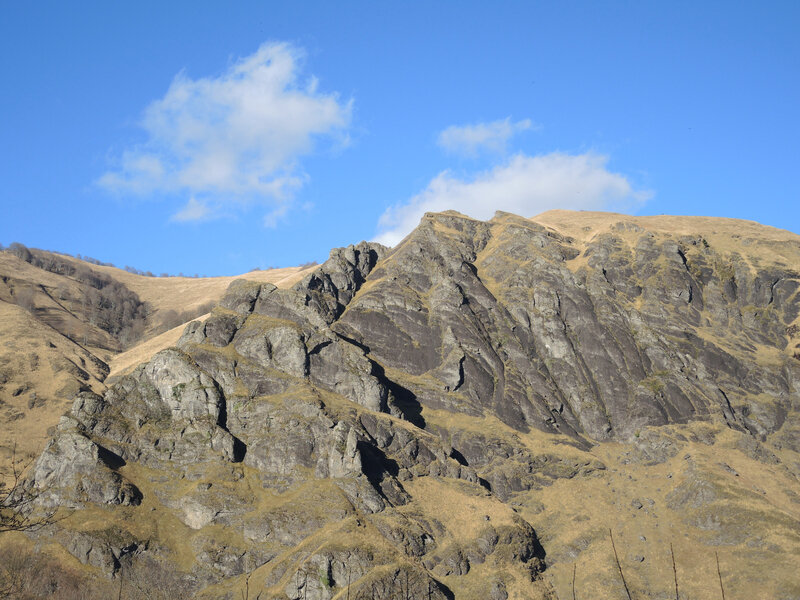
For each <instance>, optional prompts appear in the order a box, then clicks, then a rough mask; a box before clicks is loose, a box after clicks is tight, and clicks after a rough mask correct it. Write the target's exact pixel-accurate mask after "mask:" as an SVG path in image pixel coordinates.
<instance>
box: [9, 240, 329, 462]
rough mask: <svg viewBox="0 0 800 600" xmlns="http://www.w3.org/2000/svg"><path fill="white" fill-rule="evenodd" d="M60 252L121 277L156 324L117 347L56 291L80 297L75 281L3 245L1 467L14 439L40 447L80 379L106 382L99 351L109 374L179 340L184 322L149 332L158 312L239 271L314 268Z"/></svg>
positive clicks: (222, 285) (225, 282)
mask: <svg viewBox="0 0 800 600" xmlns="http://www.w3.org/2000/svg"><path fill="white" fill-rule="evenodd" d="M62 258H63V259H64V260H65V261H67V262H72V263H74V264H76V265H81V266H84V267H87V266H88V267H90V268H91V269H93V270H95V271H98V272H101V273H104V274H106V275H109V276H111V277H112V278H114V279H116V280H118V281H120V282H122V283H124V284H125V285H126V286H127V287H128V288H129V289H131V290H132V291H134V292H136V293H137V294H138V295H139V298H140V299H141V300H142V301H145V302H148V303H150V305H151V307H152V308H153V314H152V315H151V318H150V319H149V320H150V323H151V324H150V326H149V327H148V330H147V332H146V335H145V339H144V340H143V341H142V342H140V343H139V344H137V345H136V346H134V347H133V348H130V349H128V350H126V351H125V352H121V353H120V352H118V351H117V350H115V348H117V343H116V341H115V340H114V339H113V338H111V336H110V335H109V334H108V333H106V332H105V331H102V330H101V329H99V328H97V327H94V326H92V325H90V324H88V323H87V322H86V321H85V320H84V319H83V318H82V317H81V316H80V312H79V310H78V309H79V307H77V308H76V307H75V306H72V305H71V303H70V302H66V301H63V300H61V299H60V298H59V296H60V292H66V293H67V294H68V295H69V296H71V297H72V298H78V297H80V296H81V294H82V292H81V287H80V284H79V283H78V282H76V281H75V280H73V279H71V278H69V277H64V276H62V275H57V274H54V273H50V272H48V271H45V270H43V269H39V268H37V267H34V266H32V265H30V264H28V263H26V262H24V261H22V260H20V259H18V258H17V257H16V256H14V255H12V254H11V253H9V252H0V275H3V276H4V277H5V278H6V280H4V282H3V284H2V285H0V418H2V419H3V420H4V422H5V423H6V425H5V426H4V427H3V428H2V429H0V473H2V472H3V471H4V469H5V468H6V467H7V466H8V460H9V458H10V455H11V452H12V448H13V447H14V446H15V445H16V448H17V452H18V456H19V457H22V458H30V457H33V456H35V455H38V453H39V452H40V451H41V449H42V447H43V445H44V442H45V439H46V432H47V430H48V428H50V427H52V426H54V425H55V424H56V423H57V422H58V420H59V418H60V416H61V415H62V414H63V413H64V412H65V411H66V410H67V409H68V408H69V406H70V403H71V399H72V397H73V396H74V394H75V393H76V392H77V391H78V390H79V389H80V386H84V387H88V388H89V389H92V390H94V391H95V392H98V393H102V392H103V391H104V390H105V386H106V383H107V382H104V378H105V374H104V373H103V371H102V369H101V368H100V367H99V366H98V365H97V364H96V362H95V360H96V359H99V360H101V361H103V362H105V363H107V364H108V365H109V367H110V369H111V372H110V375H111V376H118V375H120V374H123V373H126V372H129V371H131V370H132V369H133V368H134V367H135V366H136V365H137V364H139V363H141V362H145V361H147V360H149V358H150V357H151V356H153V355H154V354H155V353H156V352H159V351H160V350H163V349H164V348H168V347H169V346H172V345H174V344H175V343H176V342H177V341H178V339H179V338H180V335H181V333H182V332H183V329H184V327H185V325H186V324H185V323H183V324H181V325H179V326H178V327H175V328H173V329H171V330H169V331H167V332H165V333H162V334H160V335H156V336H155V337H150V336H152V335H153V333H154V332H155V331H157V327H158V324H159V318H158V317H159V313H161V314H163V313H164V312H165V311H170V310H174V311H176V312H178V313H182V312H186V311H189V312H190V311H192V310H194V309H196V308H197V307H199V306H203V305H207V304H209V303H216V302H218V301H219V299H220V298H221V297H222V295H223V294H224V293H225V290H226V289H227V288H228V286H229V285H230V283H231V282H232V281H233V280H234V279H239V278H244V279H249V280H252V281H259V282H269V283H273V284H274V285H277V286H279V287H289V286H291V285H293V284H294V283H295V282H297V281H299V280H300V279H302V278H303V277H305V276H306V275H307V274H308V273H309V272H311V271H312V270H313V269H314V267H305V268H302V267H288V268H284V269H272V270H268V271H252V272H249V273H245V274H243V275H241V276H231V277H209V278H197V279H195V278H189V277H165V278H159V277H144V276H140V275H133V274H131V273H128V272H127V271H124V270H122V269H117V268H114V267H102V266H97V265H89V264H87V263H84V262H83V261H79V260H78V259H75V258H71V257H66V256H64V257H62ZM22 290H28V294H29V296H30V299H31V300H30V301H31V302H32V304H33V311H29V310H25V309H23V308H21V307H20V306H17V305H16V304H15V303H16V302H18V301H19V297H18V296H17V294H20V293H21V291H22ZM206 316H207V315H204V316H203V317H201V318H205V317H206ZM84 340H85V342H86V343H85V344H84ZM81 370H83V371H85V372H86V376H84V375H83V374H82V373H81V372H80V371H81ZM3 379H5V381H3ZM32 395H33V396H32ZM32 398H34V399H33V400H32ZM29 404H30V406H29Z"/></svg>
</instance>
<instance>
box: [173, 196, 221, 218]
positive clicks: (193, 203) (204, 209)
mask: <svg viewBox="0 0 800 600" xmlns="http://www.w3.org/2000/svg"><path fill="white" fill-rule="evenodd" d="M211 214H212V213H211V209H209V207H208V206H207V205H206V204H203V203H202V202H198V201H197V199H195V198H189V201H188V202H187V203H186V205H185V206H184V207H183V208H182V209H181V210H179V211H178V212H177V213H175V214H174V215H172V220H173V221H178V222H180V223H182V222H186V221H204V220H206V219H208V218H209V217H210V216H211Z"/></svg>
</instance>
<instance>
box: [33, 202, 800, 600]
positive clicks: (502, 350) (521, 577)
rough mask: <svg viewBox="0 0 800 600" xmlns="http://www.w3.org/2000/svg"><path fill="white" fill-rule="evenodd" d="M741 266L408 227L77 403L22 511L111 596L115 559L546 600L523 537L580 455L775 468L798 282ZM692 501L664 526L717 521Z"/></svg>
mask: <svg viewBox="0 0 800 600" xmlns="http://www.w3.org/2000/svg"><path fill="white" fill-rule="evenodd" d="M744 249H745V248H744V247H739V246H736V247H735V248H734V249H731V248H729V247H724V248H723V247H720V248H719V249H718V248H717V247H715V245H714V244H713V242H711V243H710V242H709V241H707V240H706V239H705V238H704V237H702V235H701V233H697V234H695V235H677V234H672V233H664V232H663V231H658V230H655V231H651V230H648V229H646V228H644V227H641V226H639V225H637V224H636V223H635V222H634V221H633V220H630V219H625V218H622V217H620V221H619V223H616V224H613V225H612V226H610V227H608V228H606V229H604V230H602V231H599V232H594V234H593V235H592V236H591V237H590V238H587V239H578V238H575V237H572V236H570V235H568V234H566V233H563V232H559V230H558V228H556V227H552V226H545V225H542V224H538V223H536V222H534V221H532V220H528V219H523V218H520V217H517V216H514V215H510V214H505V213H498V215H497V216H496V217H495V218H494V219H493V220H491V221H489V222H480V221H475V220H473V219H469V218H467V217H464V216H462V215H459V214H457V213H452V212H448V213H442V214H429V215H426V216H425V218H424V219H423V221H422V223H421V224H420V226H419V227H418V228H417V229H416V230H415V231H414V232H413V233H412V234H411V235H410V236H409V237H407V238H406V239H405V240H404V241H403V242H402V243H401V244H400V245H398V246H397V247H396V248H394V249H389V248H385V247H382V246H379V245H376V244H368V243H361V244H359V245H357V246H351V247H348V248H345V249H338V250H334V251H333V252H332V253H331V257H330V259H329V260H328V261H327V262H326V263H325V264H323V265H321V266H320V267H319V268H318V269H317V270H316V271H315V272H314V273H312V274H311V275H309V276H307V277H306V278H305V279H304V280H303V281H301V282H300V283H298V284H297V285H295V286H294V287H293V288H291V289H285V290H282V289H277V288H276V287H275V286H273V285H271V284H257V283H253V282H247V281H236V282H234V283H233V284H232V285H231V286H230V288H229V290H228V292H227V294H226V295H225V297H224V298H223V299H222V301H221V302H220V305H219V306H218V307H217V308H215V309H214V311H213V313H212V315H211V317H210V318H209V319H208V320H207V321H205V323H200V322H196V323H192V324H190V325H189V326H188V327H187V328H186V330H185V332H184V334H183V337H182V338H181V340H180V342H179V344H178V348H174V349H169V350H165V351H162V352H160V353H158V354H156V355H155V356H154V357H152V359H151V360H150V361H149V362H147V363H145V364H143V365H141V366H140V367H138V368H137V369H136V370H135V371H134V372H133V373H132V374H130V375H127V376H125V377H123V378H122V379H121V380H120V381H119V382H118V383H116V385H114V386H112V387H111V388H109V390H108V391H107V392H106V393H105V395H104V396H98V395H96V394H93V393H91V392H83V393H81V394H79V395H78V396H77V397H76V399H75V401H74V404H73V407H72V410H71V411H70V412H69V413H68V415H66V416H65V417H63V418H62V421H61V423H60V425H59V426H58V429H57V431H56V432H55V434H54V437H53V439H52V440H51V442H50V443H49V445H48V447H47V449H46V450H45V452H44V453H43V454H42V456H41V457H40V458H39V460H38V461H37V463H36V465H35V468H34V469H33V471H32V475H31V478H30V485H31V486H32V487H33V488H34V489H36V490H39V491H40V497H39V498H40V500H39V501H40V503H42V504H43V505H44V506H51V507H52V506H69V507H71V508H73V509H75V512H74V513H72V514H71V516H70V517H69V518H67V519H65V520H63V521H59V522H57V523H56V525H54V526H53V529H54V530H57V531H58V535H59V536H61V537H60V538H59V539H69V538H70V535H72V536H73V537H74V539H76V540H80V543H74V544H68V545H67V549H68V550H69V551H70V552H72V553H73V554H74V555H75V556H77V557H78V558H80V560H82V561H83V562H88V563H90V564H94V563H95V562H97V563H98V564H100V563H102V565H101V566H102V568H103V569H104V570H105V571H106V572H108V573H114V572H115V571H116V570H118V569H120V568H122V564H123V563H122V562H121V561H120V558H119V554H120V552H121V551H120V550H119V548H122V547H126V548H127V547H133V546H130V544H129V543H128V544H127V545H126V544H125V542H127V541H128V538H130V539H135V540H137V541H136V544H135V551H133V550H132V551H130V552H128V554H130V557H128V558H127V559H126V560H130V561H135V560H137V558H136V557H137V555H142V556H145V555H146V557H147V560H157V561H161V562H162V563H164V564H179V563H180V564H182V565H184V569H185V568H186V565H187V562H186V557H187V556H191V557H192V558H191V560H190V566H189V570H188V571H185V574H186V576H187V577H188V581H189V584H190V585H191V587H192V589H193V590H194V592H197V593H201V594H202V593H203V590H205V593H206V594H209V595H210V596H209V597H222V596H224V594H230V595H234V592H232V591H230V589H228V590H227V591H225V589H226V588H225V585H226V582H227V581H230V580H231V578H236V577H237V576H242V577H245V576H247V577H249V578H250V579H248V581H249V582H250V583H249V585H252V584H253V583H254V582H256V580H257V581H258V586H259V588H260V589H264V590H266V593H267V594H268V597H272V598H288V599H292V600H298V599H300V598H303V599H306V598H308V599H315V600H330V599H332V598H334V597H337V598H339V597H342V598H343V597H344V596H342V595H341V594H342V592H343V590H345V589H347V590H348V592H347V593H348V594H349V597H350V598H372V599H375V598H381V599H382V598H386V599H388V598H391V597H397V594H405V595H404V596H401V597H406V598H412V597H413V598H453V597H454V595H455V597H465V598H466V597H476V598H478V597H483V598H488V597H491V598H507V597H510V596H509V591H512V593H521V592H520V591H519V590H527V592H526V593H530V594H533V595H534V596H535V595H536V594H538V595H539V596H541V597H547V594H548V593H550V592H549V591H548V589H549V588H548V585H549V584H546V582H545V581H544V580H543V579H542V577H541V574H542V572H543V571H544V569H545V565H546V556H545V550H546V545H545V547H544V548H543V547H542V543H541V542H540V540H539V538H538V536H537V533H536V532H535V530H534V528H533V527H532V526H531V523H530V522H529V521H528V520H526V517H525V516H523V515H528V514H534V515H535V514H536V513H537V512H540V511H541V510H542V508H541V507H540V508H534V503H533V502H532V501H531V497H530V494H531V493H535V492H536V491H537V490H542V489H544V488H547V487H550V486H553V485H554V484H556V483H557V482H561V481H570V480H574V479H591V478H593V477H598V476H599V475H598V474H601V473H603V472H604V471H605V470H606V469H607V465H606V464H604V461H603V460H600V458H598V457H597V456H593V455H592V454H590V453H589V452H588V451H589V450H590V449H591V448H592V447H593V446H595V445H596V444H600V443H604V442H615V443H627V444H630V451H629V453H628V454H627V455H626V456H627V458H626V459H625V460H626V461H627V464H643V465H661V464H664V463H665V462H667V461H669V460H673V459H674V457H675V455H676V453H677V450H675V449H674V442H673V441H672V438H670V440H669V441H664V440H663V438H662V437H660V436H659V434H658V433H657V432H658V431H660V429H659V428H662V427H678V426H683V425H687V426H688V425H689V424H691V423H693V422H698V423H705V424H709V425H710V426H717V427H722V428H727V429H729V430H731V431H733V432H736V434H737V435H741V436H742V439H752V440H753V443H755V444H759V443H761V442H765V441H767V440H769V441H770V443H772V442H773V441H777V442H778V443H780V444H781V448H786V447H789V448H790V449H792V451H794V452H797V450H798V448H797V447H796V446H797V444H796V440H797V432H798V431H800V423H799V422H798V414H800V412H798V411H799V409H800V361H798V359H797V357H796V356H794V355H793V354H792V352H791V351H789V352H787V351H786V349H787V348H790V347H791V346H792V344H794V343H796V342H797V341H798V340H800V327H798V325H797V322H798V315H799V314H800V295H799V294H798V289H800V273H799V272H798V271H800V262H797V261H796V262H791V261H774V260H768V259H767V258H764V254H763V253H762V254H759V253H751V254H749V255H748V254H745V253H744V252H743V251H744ZM792 251H793V252H794V254H792V255H791V257H793V258H792V260H794V259H796V258H798V257H800V243H798V242H797V241H795V247H794V248H793V250H792ZM476 424H477V425H476ZM536 436H545V437H547V436H550V437H549V438H547V439H551V440H556V441H557V444H556V442H553V443H551V444H550V445H549V446H546V445H544V444H542V445H541V446H540V447H538V448H537V447H536V445H535V444H534V443H533V442H530V441H526V440H534V439H539V438H537V437H536ZM542 439H544V438H542ZM792 444H794V446H792ZM559 449H562V450H563V451H562V450H559ZM776 460H777V459H776ZM798 464H800V463H798ZM797 474H800V468H798V469H797ZM692 477H693V478H692V479H691V480H689V481H688V482H686V483H682V484H681V486H680V487H679V488H676V489H675V491H674V492H673V494H672V495H671V496H670V497H669V507H670V508H674V507H678V509H680V507H683V506H684V505H686V506H689V507H693V508H700V507H701V505H704V504H703V503H706V502H707V501H711V500H713V499H714V498H713V497H712V496H713V494H712V496H709V494H710V493H711V492H709V490H710V489H711V486H710V484H706V483H704V480H703V479H702V477H700V476H699V475H697V474H694V475H692ZM526 494H528V496H526ZM715 497H716V496H715ZM523 499H526V500H525V501H524V502H523ZM698 503H701V504H698ZM515 506H524V507H525V511H523V514H520V511H519V509H517V508H515ZM643 506H644V505H643V504H642V503H641V502H639V508H640V509H641V508H642V507H643ZM111 507H116V508H113V509H112V508H111ZM97 511H104V512H103V514H108V515H110V518H115V517H114V515H119V520H118V527H119V531H118V534H119V535H118V537H120V539H121V540H122V541H117V542H116V546H115V545H114V542H113V540H108V539H102V540H100V538H99V537H98V536H99V533H97V532H98V530H97V529H96V527H95V526H94V525H93V524H92V523H93V520H96V516H93V515H96V514H99V513H97ZM490 513H491V514H490ZM137 520H138V521H137ZM148 520H149V522H146V523H143V522H145V521H148ZM140 521H141V522H140ZM134 522H136V524H132V523H134ZM466 523H471V525H469V526H466ZM176 527H177V528H185V531H186V533H185V534H180V535H179V534H175V533H174V530H175V528H176ZM103 531H106V530H105V529H104V530H103ZM93 536H95V537H94V538H93ZM723 537H724V536H723ZM95 538H97V539H96V540H95V542H93V541H92V540H93V539H95ZM123 538H124V539H123ZM101 542H102V543H101ZM103 544H106V545H105V546H103ZM105 547H108V548H111V547H114V548H118V550H117V552H116V554H113V553H112V554H108V553H106V554H103V555H102V556H103V557H105V558H96V557H98V556H101V554H98V552H99V550H96V549H97V548H105ZM93 553H94V554H93ZM93 557H94V558H93ZM178 557H181V558H180V560H179V559H178ZM475 569H478V572H480V573H490V572H491V573H502V574H503V577H500V578H498V577H497V576H495V577H483V576H480V577H478V576H472V579H471V578H470V577H471V576H470V573H472V572H474V571H475ZM481 569H482V570H481ZM476 580H480V581H481V583H480V584H478V583H475V581H476ZM461 581H465V582H469V583H468V584H466V583H464V584H462V583H459V582H461ZM462 585H463V586H464V587H463V590H472V592H469V594H468V593H467V592H462V591H461V590H462V587H461V586H462ZM476 586H477V587H476ZM475 590H479V591H475ZM514 590H517V591H514ZM459 594H460V595H459ZM470 594H471V595H470ZM534 596H531V597H534Z"/></svg>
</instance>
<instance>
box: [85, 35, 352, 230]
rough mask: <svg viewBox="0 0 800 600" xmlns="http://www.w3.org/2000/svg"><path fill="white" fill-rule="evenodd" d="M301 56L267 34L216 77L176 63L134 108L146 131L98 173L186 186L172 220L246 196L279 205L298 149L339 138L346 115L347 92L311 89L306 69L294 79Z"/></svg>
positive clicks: (117, 180)
mask: <svg viewBox="0 0 800 600" xmlns="http://www.w3.org/2000/svg"><path fill="white" fill-rule="evenodd" d="M302 56H303V53H302V51H301V50H299V49H298V48H295V47H293V46H291V45H289V44H284V43H269V44H264V45H262V46H261V47H260V48H259V49H258V50H257V51H256V52H255V53H254V54H252V55H250V56H247V57H245V58H242V59H240V60H238V61H237V62H235V63H233V64H232V65H231V66H230V67H229V68H228V69H227V70H226V71H225V72H224V73H223V74H222V75H220V76H219V77H206V78H200V79H192V78H190V77H189V76H188V75H186V74H185V73H179V74H178V75H176V76H175V78H174V79H173V81H172V84H171V85H170V87H169V89H168V90H167V92H166V94H165V95H164V97H163V98H160V99H158V100H155V101H154V102H152V103H151V104H150V105H149V106H148V107H147V108H146V109H145V111H144V115H143V118H142V120H141V123H140V125H141V127H142V128H143V130H144V132H145V133H146V135H147V139H146V141H145V142H144V143H142V144H141V145H138V146H135V147H131V148H128V149H126V150H125V151H124V152H123V153H122V155H121V156H120V157H119V160H118V165H116V168H114V169H112V170H109V171H108V172H107V173H105V174H104V175H103V176H102V177H100V179H99V180H98V183H99V184H100V185H101V186H103V187H104V188H106V189H108V190H111V191H114V192H118V193H121V194H134V195H150V194H155V193H171V194H178V195H184V194H185V195H186V196H190V197H191V199H190V200H189V201H188V204H187V205H186V207H184V209H183V210H181V211H180V212H179V213H177V214H176V215H175V220H183V221H186V220H192V215H197V218H201V219H203V218H209V216H210V215H212V214H218V213H219V212H220V211H213V210H212V208H213V207H217V208H220V207H225V208H226V209H228V210H229V209H230V208H232V206H233V207H234V208H235V207H236V206H242V205H246V204H251V203H260V204H264V205H266V206H267V207H269V208H270V214H275V212H276V210H275V207H277V212H278V213H281V214H282V213H283V212H285V211H286V210H287V209H288V206H289V204H290V202H291V198H292V196H293V194H294V193H295V192H296V190H297V189H298V188H300V187H301V186H302V185H303V183H304V182H305V181H306V180H307V178H308V177H307V175H306V174H305V173H304V172H303V170H302V168H301V165H300V163H299V159H300V158H301V157H302V156H304V155H307V154H309V153H311V152H312V151H313V150H314V148H315V141H316V140H318V139H319V138H324V137H325V138H328V139H334V140H336V139H338V140H341V141H344V140H345V139H346V135H345V131H346V129H347V127H348V125H349V123H350V116H351V108H352V101H350V102H343V101H341V100H340V99H339V97H338V96H337V95H336V94H324V93H321V92H319V91H318V89H317V87H318V85H317V80H316V79H315V78H313V77H311V78H309V79H308V80H306V81H301V80H300V62H301V61H302ZM200 207H205V210H201V208H200Z"/></svg>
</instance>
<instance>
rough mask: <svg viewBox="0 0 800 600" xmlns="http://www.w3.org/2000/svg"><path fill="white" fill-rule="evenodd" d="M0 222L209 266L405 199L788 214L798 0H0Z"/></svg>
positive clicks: (280, 257) (376, 223) (798, 92)
mask: <svg viewBox="0 0 800 600" xmlns="http://www.w3.org/2000/svg"><path fill="white" fill-rule="evenodd" d="M2 11H3V12H4V13H5V17H6V18H4V19H2V24H0V34H2V41H0V44H2V46H0V48H1V49H2V51H3V56H4V57H5V58H4V60H3V61H2V63H1V64H0V75H2V77H3V80H4V81H5V82H7V88H6V89H7V90H10V91H11V93H8V92H7V93H6V94H3V95H2V96H1V97H0V103H2V104H0V109H2V110H1V111H0V112H1V113H2V117H0V123H1V124H2V125H1V126H0V131H2V138H3V139H4V143H3V145H2V147H3V149H2V151H1V152H2V154H1V155H0V165H2V166H0V176H1V177H2V178H3V181H4V182H5V183H6V190H5V194H4V200H3V209H4V210H3V213H4V215H5V216H4V218H3V219H2V221H1V222H0V242H2V243H3V244H6V245H7V244H9V243H11V242H14V241H17V242H21V243H24V244H26V245H28V246H33V247H40V248H44V249H51V250H57V251H62V252H68V253H71V254H83V255H88V256H93V257H95V258H97V259H100V260H102V261H108V262H112V263H114V264H116V265H117V266H123V265H131V266H133V267H136V268H138V269H141V270H143V271H148V270H149V271H153V272H170V273H177V272H186V273H195V272H197V273H204V274H208V275H223V274H225V275H231V274H236V273H241V272H244V271H247V270H250V269H252V268H256V267H259V268H266V267H268V266H291V265H297V264H301V263H304V262H307V261H311V260H316V261H319V262H322V261H324V260H325V258H326V257H327V254H328V251H329V250H330V249H331V248H333V247H338V246H344V245H347V244H351V243H357V242H359V241H361V240H365V239H366V240H378V241H382V242H384V243H388V244H394V243H396V242H397V241H399V239H401V238H402V236H403V235H405V234H406V233H408V231H410V229H412V228H413V226H415V225H416V223H417V222H418V220H419V217H420V216H421V214H422V213H423V212H425V211H426V210H446V209H454V210H458V211H460V212H463V213H465V214H468V215H470V216H473V217H476V218H489V217H491V215H492V214H493V213H494V211H495V210H506V211H509V212H515V213H518V214H522V215H524V216H534V215H535V214H538V213H540V212H543V211H544V210H548V209H551V208H571V209H587V210H615V211H618V212H626V213H629V214H641V215H646V214H690V215H703V216H724V217H732V218H742V219H748V220H754V221H758V222H761V223H764V224H766V225H771V226H774V227H779V228H783V229H788V230H790V231H794V232H795V233H800V208H798V206H797V205H798V204H800V203H798V202H797V198H798V192H799V191H800V185H798V182H797V178H796V177H794V176H793V167H795V165H796V162H797V150H796V149H795V144H796V142H795V140H796V139H798V135H800V121H799V120H798V118H797V114H796V106H798V105H800V84H799V83H798V81H797V77H796V72H797V67H798V66H800V60H798V59H800V42H798V41H796V39H795V36H794V34H793V32H794V31H795V30H796V27H797V25H800V18H798V17H799V16H800V9H798V8H797V7H795V5H793V4H791V3H788V2H787V3H780V2H778V3H773V4H771V5H769V6H768V7H766V8H763V7H759V6H758V5H756V4H755V3H741V4H738V5H736V6H729V5H727V4H724V3H704V5H703V6H701V7H698V6H694V5H692V4H689V3H671V4H670V5H669V6H655V5H649V6H638V5H637V6H630V5H627V4H626V3H616V2H609V3H603V4H602V6H601V5H598V4H596V3H581V2H575V3H569V4H565V5H559V7H554V6H550V5H532V4H527V3H505V4H503V5H501V6H500V7H491V8H488V7H484V6H481V5H480V4H478V3H465V4H462V3H459V4H456V3H441V4H437V5H436V6H435V7H431V6H427V5H423V4H413V5H411V4H403V5H400V4H385V5H381V6H372V5H370V4H366V3H352V4H348V5H346V6H337V7H334V6H329V5H326V4H324V3H306V4H304V5H303V6H302V7H285V6H279V5H269V4H263V3H255V2H253V3H240V4H237V5H236V6H234V7H225V9H224V10H223V7H213V6H211V5H204V6H203V7H201V8H193V7H192V5H191V4H189V3H175V4H171V5H170V6H169V7H167V8H163V7H159V5H157V4H155V3H143V4H140V5H137V6H136V8H135V9H134V8H130V9H126V8H125V7H114V6H105V5H103V4H101V3H93V2H87V3H82V5H81V9H79V10H72V11H71V10H70V8H69V7H64V6H59V5H58V4H56V3H43V4H39V5H36V6H35V7H30V6H24V5H19V6H5V7H4V8H3V9H2Z"/></svg>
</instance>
